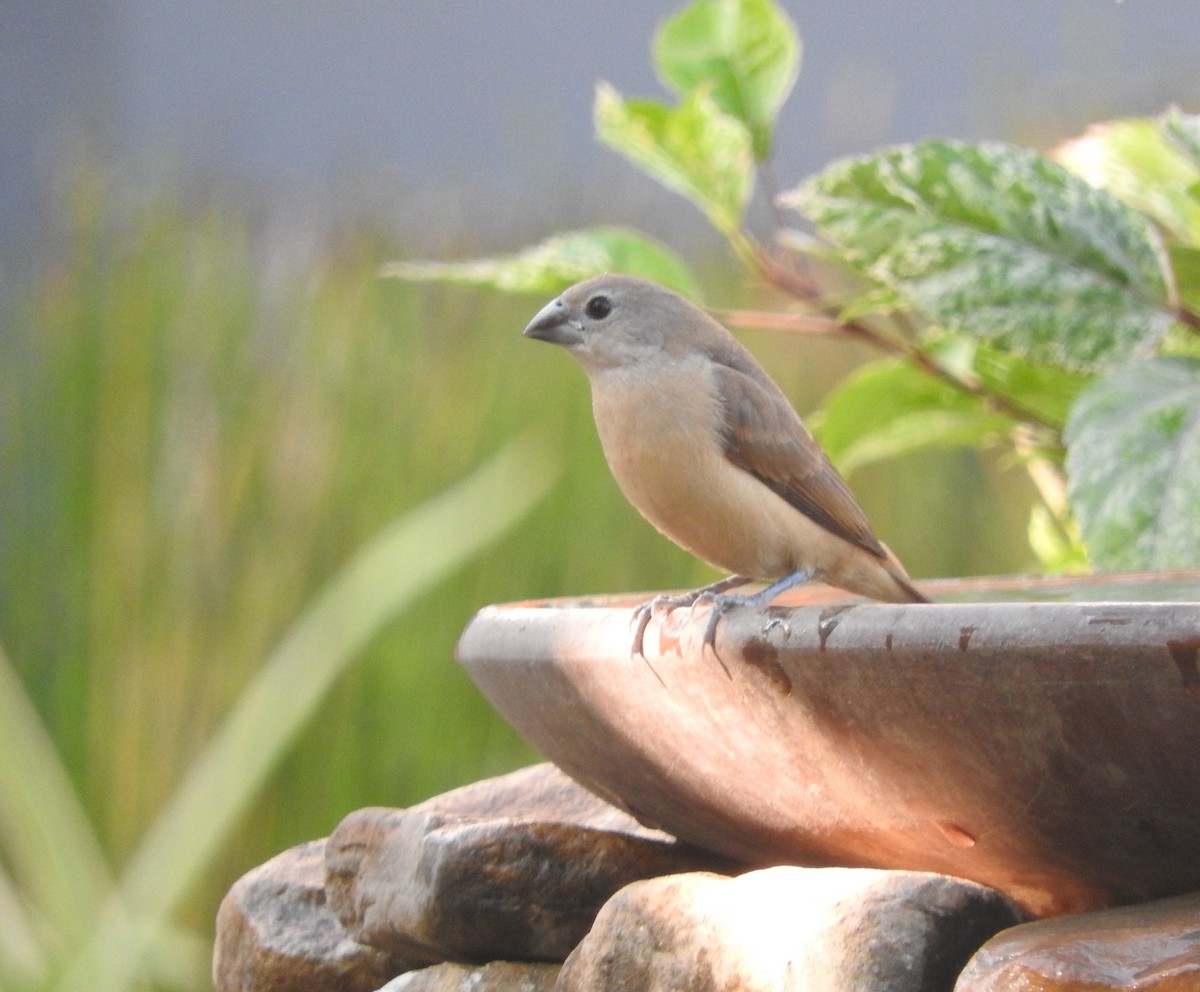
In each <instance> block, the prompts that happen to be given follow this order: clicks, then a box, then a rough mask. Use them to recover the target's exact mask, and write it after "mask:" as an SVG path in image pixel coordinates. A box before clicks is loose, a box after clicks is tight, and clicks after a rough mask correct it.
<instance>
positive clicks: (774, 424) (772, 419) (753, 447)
mask: <svg viewBox="0 0 1200 992" xmlns="http://www.w3.org/2000/svg"><path fill="white" fill-rule="evenodd" d="M713 357H714V358H716V359H717V361H718V364H719V368H718V372H717V389H718V393H719V396H720V398H721V401H722V403H723V404H724V411H725V422H724V426H723V430H722V442H723V444H724V447H725V457H726V458H728V459H729V460H730V461H731V462H733V464H734V465H736V466H737V467H738V468H740V469H742V470H743V471H746V472H749V473H750V474H751V475H753V476H754V477H755V478H756V479H758V480H759V481H761V482H762V483H763V484H764V485H765V486H767V487H769V488H770V489H771V490H772V491H773V492H775V493H776V494H777V495H779V496H781V497H782V498H783V499H785V500H787V501H788V502H789V503H790V504H791V505H792V506H794V507H795V508H796V509H797V510H799V511H800V512H801V513H804V514H806V515H807V516H809V517H811V518H812V519H813V520H815V521H816V522H817V523H819V524H820V525H821V526H822V527H824V528H826V530H829V531H831V532H832V533H834V534H836V535H837V536H838V537H841V538H843V539H844V540H847V541H849V542H851V543H852V544H856V545H858V546H859V547H861V548H863V549H865V550H866V551H869V552H870V553H871V554H873V555H877V556H878V557H880V558H887V552H886V551H885V550H884V548H883V545H882V544H880V543H879V540H878V538H876V537H875V535H874V534H872V533H871V527H870V525H869V524H868V523H867V518H866V515H865V514H864V513H863V511H862V510H861V509H860V507H859V505H858V503H857V501H856V500H855V499H854V494H853V493H851V492H850V488H849V487H848V486H847V485H846V483H845V481H844V480H843V479H842V477H841V476H840V475H839V474H838V472H837V469H835V468H834V467H833V465H832V463H831V462H830V461H829V459H828V458H827V457H826V455H825V453H824V452H823V451H822V450H821V448H820V446H819V445H818V444H817V442H816V441H815V440H813V437H812V435H811V434H809V432H808V429H807V428H806V427H805V426H804V424H803V423H802V422H801V420H800V418H799V417H798V416H797V415H796V411H795V410H793V409H792V406H791V404H790V403H788V401H787V399H786V397H784V395H783V394H782V393H781V392H780V391H779V388H778V387H777V386H776V385H775V383H774V382H772V381H771V379H770V378H769V377H768V376H767V374H766V373H765V372H764V371H763V370H762V369H761V368H760V367H758V366H757V363H754V362H753V360H752V359H750V360H749V361H747V360H746V359H748V358H749V356H748V355H747V356H746V358H745V359H743V358H742V356H740V355H720V356H713Z"/></svg>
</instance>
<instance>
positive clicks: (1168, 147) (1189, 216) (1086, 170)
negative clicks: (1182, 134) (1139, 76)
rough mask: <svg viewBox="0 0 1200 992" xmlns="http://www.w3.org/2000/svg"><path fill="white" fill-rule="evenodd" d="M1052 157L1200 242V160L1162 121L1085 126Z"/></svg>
mask: <svg viewBox="0 0 1200 992" xmlns="http://www.w3.org/2000/svg"><path fill="white" fill-rule="evenodd" d="M1052 157H1053V158H1054V159H1055V161H1057V162H1060V163H1062V165H1064V166H1065V167H1066V168H1068V169H1070V170H1071V171H1072V172H1073V173H1075V174H1076V175H1077V176H1079V177H1080V178H1081V179H1083V180H1085V181H1086V182H1088V183H1091V184H1092V185H1093V186H1098V187H1100V188H1101V189H1105V190H1108V192H1110V193H1112V194H1113V196H1115V197H1118V198H1119V199H1121V200H1123V201H1124V202H1125V203H1128V204H1129V205H1130V206H1131V207H1133V208H1134V209H1135V210H1140V211H1141V212H1142V213H1144V214H1147V215H1148V216H1150V217H1152V218H1153V219H1154V221H1155V222H1156V223H1157V224H1159V225H1160V226H1161V227H1162V228H1163V229H1164V230H1165V231H1167V232H1169V233H1170V234H1171V235H1172V236H1173V237H1175V238H1177V239H1178V240H1180V241H1182V242H1184V243H1185V244H1189V245H1200V199H1197V197H1196V195H1195V190H1196V186H1197V183H1200V163H1197V162H1195V161H1193V160H1192V159H1191V158H1190V157H1189V156H1188V155H1187V154H1185V153H1184V152H1183V151H1182V150H1181V149H1180V148H1179V146H1178V145H1177V144H1176V143H1175V142H1174V141H1172V139H1171V137H1170V134H1169V133H1168V131H1167V128H1166V126H1165V124H1164V122H1163V121H1159V120H1152V119H1150V118H1144V117H1143V118H1133V119H1130V120H1120V121H1110V122H1108V123H1105V124H1097V125H1094V126H1093V127H1090V128H1088V130H1087V133H1085V134H1084V135H1083V136H1082V137H1080V138H1075V139H1074V140H1072V141H1068V142H1066V143H1065V144H1063V145H1061V146H1060V147H1058V148H1057V149H1055V151H1054V153H1053V156H1052Z"/></svg>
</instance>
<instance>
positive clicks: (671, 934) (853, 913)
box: [558, 867, 1026, 992]
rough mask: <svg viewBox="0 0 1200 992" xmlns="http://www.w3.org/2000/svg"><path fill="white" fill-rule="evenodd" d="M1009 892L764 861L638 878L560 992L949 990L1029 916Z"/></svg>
mask: <svg viewBox="0 0 1200 992" xmlns="http://www.w3.org/2000/svg"><path fill="white" fill-rule="evenodd" d="M1025 918H1026V917H1025V916H1024V914H1023V913H1022V912H1021V911H1020V910H1019V909H1018V908H1017V907H1016V905H1015V904H1014V903H1012V902H1010V901H1009V900H1008V899H1007V898H1006V897H1004V896H1002V895H1001V894H1000V893H998V892H996V891H994V890H992V889H988V888H985V887H984V886H982V885H978V884H976V883H974V882H966V881H962V880H960V879H955V878H950V877H947V876H944V875H934V874H927V873H922V872H900V871H883V870H876V869H852V868H794V867H779V868H767V869H763V870H761V871H753V872H749V873H747V874H745V875H742V876H740V877H738V878H723V877H721V876H718V875H713V874H709V873H696V874H689V875H676V876H672V877H669V878H657V879H652V880H650V881H644V882H637V883H634V884H632V885H629V886H627V887H626V888H624V889H622V890H621V891H620V892H619V893H618V894H617V895H616V896H614V897H613V898H612V899H611V900H610V901H609V902H608V903H607V904H606V905H605V907H604V908H603V910H601V912H600V915H599V916H598V917H597V919H596V924H595V926H594V927H593V928H592V931H591V932H590V933H589V934H588V935H587V937H586V938H585V939H584V940H583V941H582V942H581V943H580V944H579V946H578V947H577V948H576V949H575V951H574V952H573V953H572V954H571V956H570V957H569V958H567V961H566V963H565V964H564V965H563V969H562V973H561V974H560V976H559V981H558V989H559V990H560V992H601V990H608V989H639V990H647V992H657V990H662V992H666V990H672V992H674V990H693V989H694V990H704V992H726V990H728V992H734V990H738V992H757V990H771V992H793V990H794V992H801V990H804V992H863V990H867V989H869V990H871V992H949V990H950V989H951V988H952V986H953V984H954V980H955V977H956V976H957V975H958V973H959V971H960V970H961V968H962V966H963V965H964V964H965V963H966V961H967V959H968V958H970V956H971V955H972V954H973V953H974V952H975V950H976V949H977V948H978V947H979V945H980V944H982V943H983V942H984V941H985V940H987V939H988V937H990V936H991V935H992V934H994V933H996V932H997V931H998V930H1001V929H1002V928H1004V927H1007V926H1011V925H1012V924H1014V923H1017V922H1020V921H1021V920H1023V919H1025Z"/></svg>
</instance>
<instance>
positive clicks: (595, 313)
mask: <svg viewBox="0 0 1200 992" xmlns="http://www.w3.org/2000/svg"><path fill="white" fill-rule="evenodd" d="M584 310H585V311H586V312H587V315H588V316H589V317H591V318H592V320H603V319H604V318H605V317H607V316H608V315H609V314H610V313H612V300H610V299H609V298H608V297H607V296H593V297H592V298H591V299H590V300H588V301H587V306H586V307H584Z"/></svg>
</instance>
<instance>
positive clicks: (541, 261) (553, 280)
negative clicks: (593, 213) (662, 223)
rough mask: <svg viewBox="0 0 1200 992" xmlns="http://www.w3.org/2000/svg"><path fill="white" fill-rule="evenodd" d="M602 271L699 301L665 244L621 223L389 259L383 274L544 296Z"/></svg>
mask: <svg viewBox="0 0 1200 992" xmlns="http://www.w3.org/2000/svg"><path fill="white" fill-rule="evenodd" d="M601 272H621V273H624V274H625V275H632V276H641V277H642V278H643V279H649V280H651V281H653V282H657V283H661V284H662V285H664V286H669V287H670V288H671V289H674V290H675V291H676V292H677V293H681V294H682V295H684V296H686V297H688V298H689V299H691V300H694V301H696V302H699V301H700V300H701V292H700V286H699V283H698V282H697V281H696V278H695V276H694V275H693V274H692V272H691V270H690V269H689V268H688V266H687V264H686V263H685V262H684V261H683V260H682V259H681V258H680V257H679V256H678V255H677V254H675V252H673V251H672V250H671V249H670V248H668V247H666V245H664V244H662V243H661V242H659V241H656V240H654V239H653V238H650V237H648V236H646V235H645V234H641V233H639V232H637V231H634V230H630V229H628V228H623V227H593V228H588V229H586V230H582V231H571V232H569V233H567V234H559V235H556V236H554V237H552V238H547V239H546V240H545V241H543V242H541V243H540V244H536V245H533V246H532V247H530V248H526V249H524V250H523V251H519V252H516V253H515V254H512V255H501V256H497V257H495V258H479V259H472V260H469V261H465V262H427V261H418V262H391V263H389V264H388V265H385V266H384V267H383V268H382V270H381V274H382V275H385V276H392V277H395V278H398V279H407V280H409V281H410V282H449V283H459V284H463V285H470V286H486V287H488V288H491V289H498V290H500V291H502V292H505V293H536V294H540V295H543V296H548V295H551V294H554V293H558V292H560V291H562V290H563V289H565V288H566V287H567V286H570V285H572V284H573V283H576V282H579V281H580V280H581V279H587V278H588V277H589V276H594V275H598V274H599V273H601Z"/></svg>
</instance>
